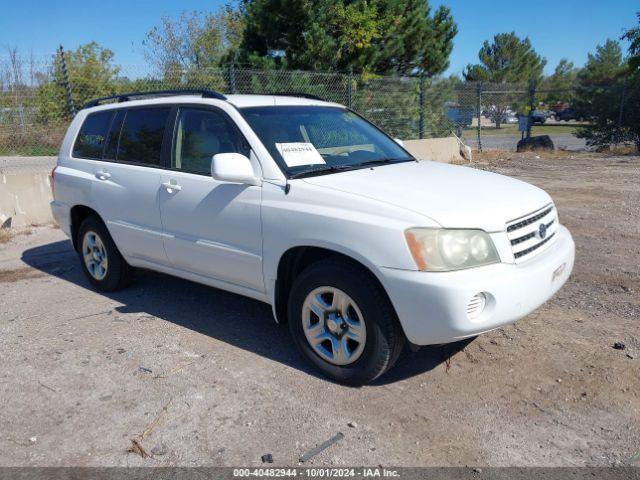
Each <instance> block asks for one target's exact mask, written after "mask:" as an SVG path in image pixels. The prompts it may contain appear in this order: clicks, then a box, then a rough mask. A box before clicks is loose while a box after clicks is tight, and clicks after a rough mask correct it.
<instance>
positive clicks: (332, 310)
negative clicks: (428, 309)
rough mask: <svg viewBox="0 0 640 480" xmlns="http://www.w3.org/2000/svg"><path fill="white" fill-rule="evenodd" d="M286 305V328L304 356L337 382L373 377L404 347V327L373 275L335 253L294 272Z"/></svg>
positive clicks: (362, 381)
mask: <svg viewBox="0 0 640 480" xmlns="http://www.w3.org/2000/svg"><path fill="white" fill-rule="evenodd" d="M288 309H289V310H288V313H289V315H288V318H289V330H290V331H291V335H292V336H293V340H294V343H295V344H296V347H297V348H298V350H299V351H300V353H301V354H302V356H303V357H304V358H305V359H306V360H308V361H309V362H310V363H311V364H312V365H313V366H314V367H316V368H317V369H318V370H320V371H321V372H322V373H323V374H324V375H326V376H327V377H330V378H332V379H334V380H336V381H338V382H340V383H345V384H348V385H354V386H359V385H363V384H366V383H368V382H371V381H373V380H375V379H376V378H378V377H380V376H381V375H382V374H383V373H385V372H386V371H387V370H388V369H389V368H391V367H392V366H393V364H394V363H395V362H396V360H397V359H398V357H399V356H400V353H401V352H402V349H403V347H404V343H405V336H404V333H403V331H402V328H401V327H400V324H399V322H398V320H397V317H396V314H395V311H394V309H393V306H392V305H391V302H390V301H389V299H388V297H387V295H386V293H385V291H384V290H383V289H382V287H381V286H380V285H379V284H378V282H377V280H376V279H375V278H373V276H372V274H371V273H370V272H368V271H366V270H365V269H364V268H362V267H360V266H358V265H356V264H353V263H349V262H346V261H342V260H340V259H338V258H336V259H329V260H323V261H319V262H316V263H314V264H312V265H310V266H309V267H307V268H306V269H305V270H304V271H303V272H302V273H300V275H298V277H297V278H296V279H295V281H294V283H293V286H292V288H291V292H290V295H289V305H288ZM309 338H312V339H313V341H314V344H313V345H312V343H311V340H309Z"/></svg>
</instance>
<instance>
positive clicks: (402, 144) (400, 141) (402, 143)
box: [394, 138, 404, 147]
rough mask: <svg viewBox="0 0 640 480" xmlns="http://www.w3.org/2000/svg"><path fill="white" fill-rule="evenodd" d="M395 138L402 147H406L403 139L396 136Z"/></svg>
mask: <svg viewBox="0 0 640 480" xmlns="http://www.w3.org/2000/svg"><path fill="white" fill-rule="evenodd" d="M394 140H395V141H396V143H397V144H398V145H400V146H401V147H404V142H403V141H402V140H400V139H399V138H394Z"/></svg>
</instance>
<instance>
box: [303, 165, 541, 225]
mask: <svg viewBox="0 0 640 480" xmlns="http://www.w3.org/2000/svg"><path fill="white" fill-rule="evenodd" d="M304 181H305V182H307V183H310V184H313V185H317V186H321V187H326V188H328V189H332V190H340V191H342V192H346V193H351V194H353V195H358V196H362V197H367V198H371V199H373V200H378V201H380V202H385V203H388V204H391V205H394V206H396V207H400V208H405V209H407V210H411V211H413V212H416V213H419V214H422V215H424V216H427V217H429V218H431V219H432V220H434V221H435V222H437V223H439V224H440V225H441V226H443V227H445V228H480V229H482V230H485V231H487V232H498V231H502V230H504V229H505V224H506V223H507V222H508V221H510V220H514V219H516V218H518V217H521V216H523V215H526V214H528V213H531V212H533V211H535V210H538V209H540V208H542V207H544V206H545V205H547V204H549V203H551V197H549V195H548V194H547V193H546V192H545V191H544V190H541V189H540V188H538V187H534V186H533V185H530V184H528V183H525V182H522V181H520V180H516V179H515V178H511V177H506V176H504V175H499V174H496V173H491V172H485V171H483V170H477V169H474V168H468V167H461V166H458V165H448V164H444V163H436V162H430V161H420V162H406V163H399V164H396V165H385V166H381V167H374V168H364V169H360V170H353V171H347V172H339V173H334V174H330V175H322V176H317V177H309V178H305V179H304Z"/></svg>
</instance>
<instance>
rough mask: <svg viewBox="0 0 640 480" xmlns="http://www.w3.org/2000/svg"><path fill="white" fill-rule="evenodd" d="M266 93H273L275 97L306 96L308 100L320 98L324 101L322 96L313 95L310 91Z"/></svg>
mask: <svg viewBox="0 0 640 480" xmlns="http://www.w3.org/2000/svg"><path fill="white" fill-rule="evenodd" d="M267 95H273V96H275V97H300V98H308V99H310V100H321V101H323V102H326V100H325V99H324V98H321V97H319V96H317V95H313V94H311V93H300V92H291V93H287V92H277V93H268V94H267Z"/></svg>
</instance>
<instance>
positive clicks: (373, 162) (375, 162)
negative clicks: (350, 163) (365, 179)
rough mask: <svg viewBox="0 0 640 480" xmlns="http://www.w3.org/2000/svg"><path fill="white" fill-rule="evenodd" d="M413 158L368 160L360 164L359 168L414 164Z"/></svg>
mask: <svg viewBox="0 0 640 480" xmlns="http://www.w3.org/2000/svg"><path fill="white" fill-rule="evenodd" d="M413 161H414V160H413V158H378V159H377V160H367V161H366V162H362V163H359V164H358V166H371V165H385V164H387V163H404V162H413Z"/></svg>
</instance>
